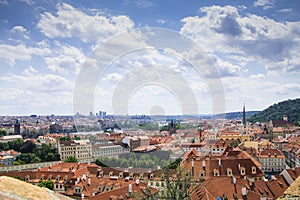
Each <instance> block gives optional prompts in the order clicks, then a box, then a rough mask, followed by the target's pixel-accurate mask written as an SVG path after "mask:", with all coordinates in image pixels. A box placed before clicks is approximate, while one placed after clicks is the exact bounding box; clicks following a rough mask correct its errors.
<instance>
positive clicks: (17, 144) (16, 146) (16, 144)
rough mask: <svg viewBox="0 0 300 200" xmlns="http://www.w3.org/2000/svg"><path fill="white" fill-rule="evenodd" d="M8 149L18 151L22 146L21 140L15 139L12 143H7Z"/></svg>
mask: <svg viewBox="0 0 300 200" xmlns="http://www.w3.org/2000/svg"><path fill="white" fill-rule="evenodd" d="M8 145H9V148H10V149H13V150H15V151H20V149H21V147H22V145H23V140H22V139H17V140H14V141H10V142H8Z"/></svg>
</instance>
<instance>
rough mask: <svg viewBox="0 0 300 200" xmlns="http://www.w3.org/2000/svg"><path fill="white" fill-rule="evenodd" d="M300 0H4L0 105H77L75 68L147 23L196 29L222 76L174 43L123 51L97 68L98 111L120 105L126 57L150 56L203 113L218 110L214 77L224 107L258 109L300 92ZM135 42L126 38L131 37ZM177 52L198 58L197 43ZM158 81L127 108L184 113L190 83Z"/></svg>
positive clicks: (55, 109) (18, 111)
mask: <svg viewBox="0 0 300 200" xmlns="http://www.w3.org/2000/svg"><path fill="white" fill-rule="evenodd" d="M299 8H300V3H299V2H297V1H289V2H287V1H280V0H258V1H255V2H235V1H226V2H222V1H201V2H198V1H189V2H188V3H185V2H181V1H172V3H170V2H158V1H150V0H136V1H127V0H124V1H109V2H107V1H88V2H86V1H64V2H63V3H62V2H59V1H56V0H51V1H50V0H47V1H46V0H44V1H34V0H12V1H7V0H2V1H0V26H1V29H0V33H1V36H0V64H1V67H0V72H1V75H0V92H1V94H2V98H1V104H0V110H1V113H0V115H30V114H38V115H48V114H55V115H65V114H67V115H72V114H75V113H76V112H77V110H74V109H73V107H74V105H73V100H74V97H73V94H74V90H75V89H76V88H75V85H76V81H77V78H78V74H80V69H82V66H84V65H86V64H87V62H88V61H91V55H93V53H95V49H97V46H98V45H101V44H103V43H105V42H106V41H108V40H110V39H111V38H114V37H117V36H118V35H120V34H122V33H124V32H125V33H128V32H129V33H130V32H134V30H139V29H143V28H147V27H157V28H160V29H166V30H171V31H174V32H177V33H178V34H181V35H182V36H183V37H186V38H188V39H191V40H192V41H193V42H195V43H196V44H197V45H198V46H199V47H200V48H201V49H202V52H201V55H205V56H207V57H209V59H210V61H209V62H210V63H213V65H214V66H215V67H216V68H217V69H218V71H219V76H217V77H214V75H215V74H212V72H211V71H209V70H208V71H205V70H203V71H201V75H203V76H199V75H198V74H197V73H195V69H194V68H193V66H190V65H189V64H188V63H187V62H186V61H185V60H184V59H179V57H180V56H178V55H177V54H176V53H178V52H174V50H173V49H167V48H165V49H154V50H151V51H150V50H143V51H137V52H135V53H128V52H127V54H126V55H124V56H123V57H120V58H119V59H118V60H116V61H114V62H113V63H111V65H110V66H109V67H108V68H107V71H105V73H103V74H99V75H98V76H99V79H98V82H97V86H95V96H94V110H92V111H93V113H96V112H98V111H99V110H105V111H107V113H108V114H114V111H113V108H112V107H113V106H112V101H113V95H114V91H118V90H117V89H118V84H119V83H123V82H122V81H124V80H123V78H126V80H127V78H128V77H129V75H130V73H132V70H133V69H132V68H130V66H134V67H143V66H145V65H148V64H149V63H150V64H151V65H155V66H158V65H159V66H168V69H170V70H173V71H174V74H175V73H176V75H178V76H179V77H180V78H182V80H186V83H187V84H188V86H189V88H190V89H191V91H193V92H194V96H195V98H196V100H197V108H198V112H196V113H198V114H216V113H214V112H213V109H212V107H213V105H212V104H213V103H212V95H214V94H213V92H212V91H211V90H210V87H209V83H207V82H210V81H212V83H215V82H220V83H222V86H223V87H224V90H222V93H223V95H224V97H225V108H224V110H223V111H224V112H235V111H242V106H243V103H245V105H246V110H247V111H252V110H255V111H257V110H263V109H265V108H267V107H268V106H270V105H273V104H274V103H277V102H280V101H284V100H287V99H295V98H299V92H300V83H299V79H298V77H299V73H300V70H299V68H300V60H299V58H298V57H297V56H298V54H299V53H300V50H299V43H300V40H299V35H300V34H299V33H300V13H299V10H300V9H299ZM134 33H135V32H134ZM138 42H139V44H146V45H145V46H147V45H148V46H149V43H147V38H144V37H139V41H138ZM174 42H177V41H174ZM136 43H137V41H136V40H134V41H130V40H127V41H126V42H125V45H126V46H131V45H132V46H134V45H135V44H136ZM178 45H180V44H178ZM180 55H184V56H186V57H184V58H187V57H188V58H191V59H193V58H192V57H193V52H183V53H181V54H180ZM158 69H159V68H158ZM158 71H159V70H158ZM159 72H161V71H159ZM154 75H155V74H154ZM161 76H162V75H161ZM166 76H167V77H166V79H167V78H168V75H166ZM137 80H138V79H137ZM162 86H164V85H159V84H157V83H156V84H152V85H151V84H150V85H137V87H136V88H135V90H134V91H133V92H132V94H130V96H129V97H130V98H129V101H128V102H127V104H128V113H129V114H131V115H135V114H146V115H147V114H158V113H160V114H166V115H173V114H181V111H182V107H180V97H181V96H184V94H185V92H186V90H185V91H181V93H176V92H175V93H174V91H172V90H170V88H167V87H162ZM175 86H176V85H175ZM116 88H117V89H116ZM179 92H180V91H179ZM89 111H91V110H89ZM89 111H88V112H89ZM221 111H222V110H221ZM88 112H86V113H83V114H88ZM217 113H218V112H217ZM123 114H125V113H123ZM183 114H186V113H183Z"/></svg>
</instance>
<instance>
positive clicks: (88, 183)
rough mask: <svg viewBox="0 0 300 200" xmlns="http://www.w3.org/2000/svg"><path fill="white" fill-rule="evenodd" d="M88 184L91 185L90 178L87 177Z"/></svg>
mask: <svg viewBox="0 0 300 200" xmlns="http://www.w3.org/2000/svg"><path fill="white" fill-rule="evenodd" d="M88 186H91V178H88Z"/></svg>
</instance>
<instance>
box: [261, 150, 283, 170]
mask: <svg viewBox="0 0 300 200" xmlns="http://www.w3.org/2000/svg"><path fill="white" fill-rule="evenodd" d="M258 160H259V162H261V164H262V170H263V171H264V172H265V173H273V172H274V173H279V172H281V171H283V170H284V169H285V156H284V155H283V153H282V152H281V151H279V150H278V149H264V150H263V151H262V152H260V154H259V156H258Z"/></svg>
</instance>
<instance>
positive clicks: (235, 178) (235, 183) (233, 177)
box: [232, 176, 236, 185]
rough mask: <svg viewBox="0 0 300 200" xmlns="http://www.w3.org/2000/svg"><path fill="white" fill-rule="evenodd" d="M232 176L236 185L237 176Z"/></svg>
mask: <svg viewBox="0 0 300 200" xmlns="http://www.w3.org/2000/svg"><path fill="white" fill-rule="evenodd" d="M232 178H233V184H234V185H235V184H236V178H235V176H232Z"/></svg>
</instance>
